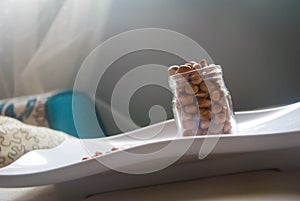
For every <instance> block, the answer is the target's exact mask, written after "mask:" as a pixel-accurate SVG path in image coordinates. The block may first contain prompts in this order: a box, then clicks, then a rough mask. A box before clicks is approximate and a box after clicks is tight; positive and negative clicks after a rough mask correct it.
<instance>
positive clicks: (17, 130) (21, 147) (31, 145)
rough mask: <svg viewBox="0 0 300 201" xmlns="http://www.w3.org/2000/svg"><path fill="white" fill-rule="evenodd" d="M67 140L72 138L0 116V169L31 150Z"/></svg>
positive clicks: (47, 147) (45, 147)
mask: <svg viewBox="0 0 300 201" xmlns="http://www.w3.org/2000/svg"><path fill="white" fill-rule="evenodd" d="M67 138H72V137H71V136H69V135H67V134H65V133H63V132H60V131H55V130H52V129H49V128H45V127H37V126H31V125H27V124H24V123H22V122H20V121H18V120H16V119H13V118H10V117H5V116H0V168H1V167H4V166H7V165H9V164H10V163H12V162H14V161H15V160H17V159H18V158H20V157H21V156H22V155H24V154H25V153H27V152H29V151H31V150H36V149H49V148H53V147H55V146H57V145H59V144H61V143H62V142H63V141H64V140H65V139H67Z"/></svg>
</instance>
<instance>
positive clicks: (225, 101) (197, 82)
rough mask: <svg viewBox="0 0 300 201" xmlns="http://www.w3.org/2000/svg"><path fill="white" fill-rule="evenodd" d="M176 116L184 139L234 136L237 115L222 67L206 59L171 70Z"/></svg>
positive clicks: (171, 68) (172, 67)
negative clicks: (234, 113) (212, 135)
mask: <svg viewBox="0 0 300 201" xmlns="http://www.w3.org/2000/svg"><path fill="white" fill-rule="evenodd" d="M168 74H169V76H170V81H171V82H172V84H171V85H172V86H171V87H172V88H173V91H174V94H175V98H174V100H173V107H174V110H175V111H174V113H176V114H174V115H175V119H176V121H177V124H180V125H179V127H181V128H183V129H182V135H183V136H193V135H207V134H229V133H233V129H232V128H233V122H234V119H233V118H234V117H233V112H232V102H231V98H230V95H229V92H228V90H227V88H226V86H225V84H224V80H223V77H222V69H221V67H220V66H217V65H214V64H211V65H208V64H207V61H206V60H201V61H200V62H199V63H197V62H194V61H191V62H189V63H186V64H184V65H180V66H177V65H174V66H171V67H170V68H169V69H168Z"/></svg>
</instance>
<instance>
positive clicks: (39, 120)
mask: <svg viewBox="0 0 300 201" xmlns="http://www.w3.org/2000/svg"><path fill="white" fill-rule="evenodd" d="M55 93H56V92H49V93H45V94H39V95H33V96H24V97H18V98H12V99H6V100H2V101H0V115H4V116H9V117H12V118H15V119H18V120H19V121H22V122H24V123H26V124H30V125H35V126H43V127H49V122H48V119H47V117H46V113H45V104H46V102H47V100H48V98H49V97H50V96H52V95H53V94H55Z"/></svg>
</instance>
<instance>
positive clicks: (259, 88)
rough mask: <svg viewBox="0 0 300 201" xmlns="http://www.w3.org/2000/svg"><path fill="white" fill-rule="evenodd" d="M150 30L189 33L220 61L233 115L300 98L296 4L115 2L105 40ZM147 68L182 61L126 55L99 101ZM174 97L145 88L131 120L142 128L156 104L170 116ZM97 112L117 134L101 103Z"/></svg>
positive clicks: (154, 54)
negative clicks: (132, 72) (124, 79)
mask: <svg viewBox="0 0 300 201" xmlns="http://www.w3.org/2000/svg"><path fill="white" fill-rule="evenodd" d="M149 27H151V28H164V29H170V30H174V31H177V32H179V33H182V34H185V35H187V36H188V37H190V38H192V39H193V40H195V41H196V42H197V43H199V44H200V45H201V46H202V47H203V48H204V49H205V50H206V51H207V52H208V53H209V54H210V56H211V57H212V58H213V60H214V61H215V63H217V64H221V65H222V67H223V71H224V78H225V82H226V84H227V87H228V88H229V90H230V91H231V95H232V97H233V101H234V108H235V111H242V110H253V109H259V108H266V107H272V106H277V105H285V104H290V103H294V102H297V101H299V100H300V79H299V76H300V68H299V66H298V65H299V63H300V55H299V53H300V1H299V0H263V1H261V0H151V1H149V0H115V1H114V2H113V4H112V7H111V11H110V13H109V16H108V19H107V25H106V27H105V30H104V35H105V37H106V38H109V37H111V36H113V35H116V34H118V33H121V32H124V31H128V30H132V29H138V28H149ZM150 63H156V64H162V65H165V66H166V68H167V66H169V65H172V64H177V63H179V64H180V63H183V61H182V59H180V58H178V57H176V56H174V55H170V54H168V53H166V52H159V51H154V50H153V51H151V50H147V51H139V52H133V53H131V54H128V55H126V56H124V57H122V58H120V59H119V60H117V61H116V62H115V63H114V64H113V65H112V66H111V67H110V68H109V70H108V71H107V72H106V73H105V76H104V77H103V79H102V80H101V81H100V82H99V86H98V90H97V98H98V99H102V100H103V101H104V102H106V103H107V104H110V98H111V94H112V90H113V88H114V86H115V84H116V83H117V81H118V80H119V79H120V78H121V77H122V75H124V74H125V73H126V72H128V71H129V70H131V69H134V68H136V67H138V66H140V65H144V64H150ZM166 79H167V78H166ZM171 98H172V94H171V93H170V92H169V91H167V90H165V89H163V88H161V87H158V86H147V87H143V88H141V89H139V90H138V91H136V93H135V95H134V96H133V97H132V99H131V102H130V114H131V118H132V119H133V120H134V121H135V122H136V123H137V124H138V125H140V126H146V125H148V124H149V123H150V120H149V118H148V111H149V108H150V107H151V106H152V105H157V104H158V105H162V106H163V107H164V108H165V109H166V111H167V115H168V118H172V111H171ZM97 109H98V111H99V113H100V114H101V117H102V119H103V121H104V125H105V127H106V129H107V130H108V131H109V133H111V134H115V133H119V132H120V131H119V130H118V128H117V127H116V125H115V124H114V123H113V120H112V117H111V113H110V112H109V111H107V110H105V109H104V108H103V106H102V105H97Z"/></svg>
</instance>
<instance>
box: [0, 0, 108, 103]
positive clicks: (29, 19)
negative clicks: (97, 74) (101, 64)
mask: <svg viewBox="0 0 300 201" xmlns="http://www.w3.org/2000/svg"><path fill="white" fill-rule="evenodd" d="M110 5H111V1H110V0H101V1H97V0H1V1H0V99H4V98H9V97H14V96H21V95H27V94H35V93H42V92H46V91H49V90H53V89H66V88H72V86H73V81H74V78H75V76H76V72H77V71H78V69H79V67H80V66H81V64H82V62H83V60H84V59H85V58H86V56H87V55H88V54H89V53H90V52H91V50H92V49H94V48H95V47H96V46H97V45H98V44H99V43H100V42H101V40H102V39H103V32H104V27H105V23H106V17H107V13H108V12H109V10H110Z"/></svg>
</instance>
